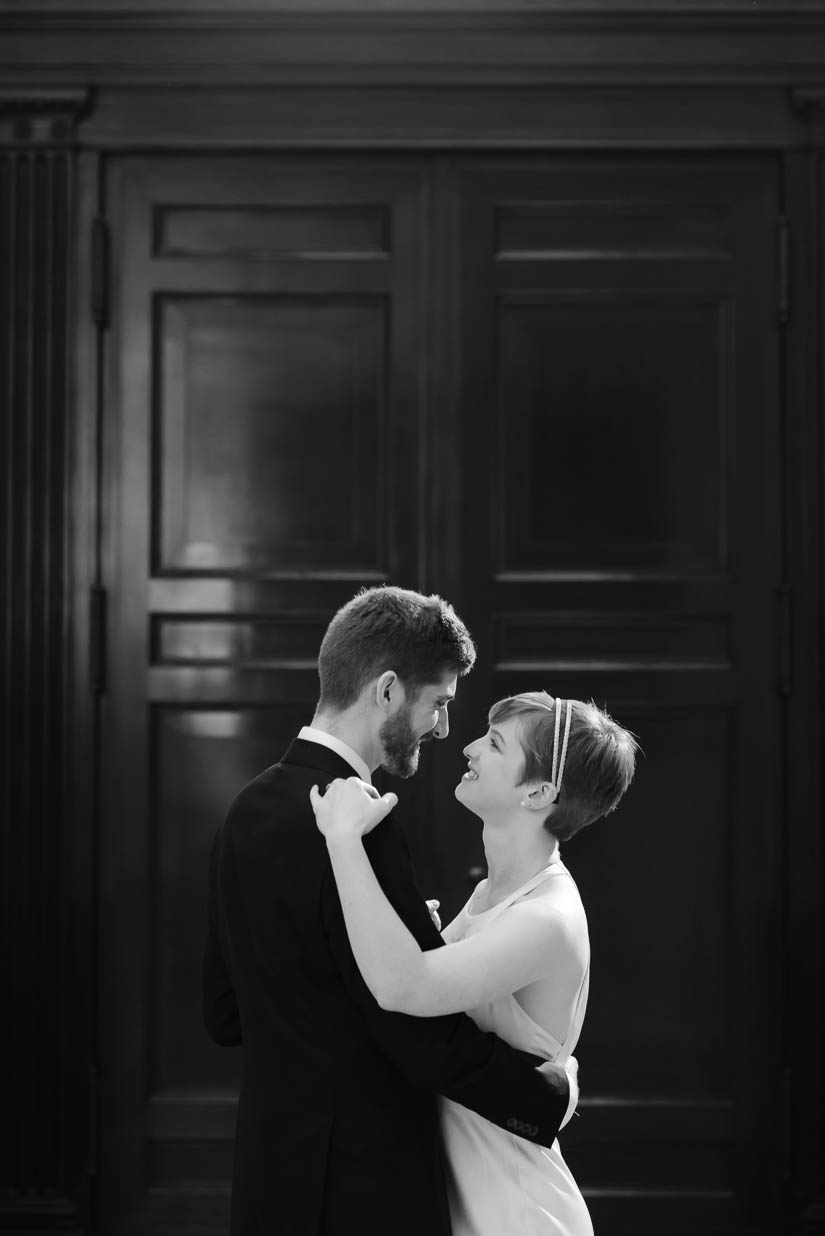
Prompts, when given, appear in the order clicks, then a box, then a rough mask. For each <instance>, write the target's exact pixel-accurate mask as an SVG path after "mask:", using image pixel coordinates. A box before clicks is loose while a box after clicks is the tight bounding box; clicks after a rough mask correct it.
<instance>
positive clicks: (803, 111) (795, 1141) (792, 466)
mask: <svg viewBox="0 0 825 1236" xmlns="http://www.w3.org/2000/svg"><path fill="white" fill-rule="evenodd" d="M794 101H795V104H796V106H797V109H798V111H799V114H800V116H801V117H802V118H803V119H804V122H805V126H806V139H807V140H806V143H805V147H804V148H801V149H799V150H798V151H795V152H793V153H790V154H789V155H788V156H787V157H786V160H785V214H786V217H787V221H788V315H787V323H786V327H785V336H786V366H785V399H786V412H785V447H784V457H785V478H786V479H785V493H786V498H785V501H786V509H787V537H786V547H785V555H786V557H785V576H786V583H787V612H786V615H785V621H786V623H787V627H788V642H789V647H788V653H787V667H786V671H787V687H788V690H787V693H786V695H785V698H784V702H785V709H786V715H787V728H786V750H785V756H786V781H785V784H786V801H785V813H784V814H785V821H786V832H785V842H786V851H785V881H786V890H787V891H786V897H787V902H786V916H787V923H786V947H787V962H786V968H785V975H786V986H785V991H786V1040H785V1042H786V1047H785V1055H786V1061H787V1072H786V1102H787V1117H786V1126H787V1134H788V1135H787V1168H786V1171H787V1194H788V1207H789V1210H790V1211H791V1213H793V1214H795V1216H796V1217H797V1218H796V1221H797V1223H798V1225H799V1230H800V1231H801V1232H804V1233H805V1236H816V1234H817V1233H819V1234H821V1233H824V1232H825V1124H824V1123H823V1115H822V1113H823V1111H825V1070H824V1069H823V1057H822V1051H821V1044H822V1042H823V1040H825V948H824V947H823V939H825V930H823V927H824V925H823V903H824V902H825V852H824V851H823V841H822V801H823V800H822V771H821V769H822V760H821V753H822V741H823V732H822V712H821V704H820V701H821V698H822V667H823V637H822V631H823V626H822V612H823V610H822V599H823V566H822V564H823V522H822V481H823V476H825V455H823V435H822V417H823V404H822V392H823V390H825V371H823V359H822V358H823V335H822V323H823V320H824V319H823V305H824V304H825V301H823V291H824V290H825V266H823V254H825V91H823V90H802V91H799V92H798V93H797V94H796V95H795V100H794Z"/></svg>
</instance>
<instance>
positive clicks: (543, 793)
mask: <svg viewBox="0 0 825 1236" xmlns="http://www.w3.org/2000/svg"><path fill="white" fill-rule="evenodd" d="M557 797H558V794H557V791H556V787H555V786H554V785H553V782H552V781H542V783H541V784H540V785H534V786H533V788H532V790H528V792H527V794H525V796H524V798H522V800H521V806H522V807H526V808H527V810H528V811H544V812H546V811H547V810H548V808H550V807H552V806H553V804H554V803H555V801H556V799H557Z"/></svg>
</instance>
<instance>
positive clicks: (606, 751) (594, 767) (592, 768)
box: [489, 691, 638, 842]
mask: <svg viewBox="0 0 825 1236" xmlns="http://www.w3.org/2000/svg"><path fill="white" fill-rule="evenodd" d="M558 704H561V705H562V710H561V732H562V734H563V732H564V725H565V722H566V713H567V705H566V701H564V700H555V699H554V698H553V697H552V695H548V694H547V692H546V691H524V692H523V693H522V694H520V695H511V696H508V697H507V699H503V700H499V701H498V703H496V704H493V707H492V708H491V709H490V714H489V720H490V724H491V725H495V724H496V722H498V721H504V720H506V719H507V718H508V717H518V718H519V724H518V727H517V733H518V737H519V741H520V743H521V748H522V750H523V752H524V766H523V768H522V771H521V775H520V777H519V779H518V781H517V785H530V784H535V783H536V782H538V781H552V765H553V740H554V736H555V729H556V708H557V706H558ZM570 708H571V721H570V738H569V741H568V745H567V760H566V762H565V765H564V776H563V778H562V785H561V793H560V794H559V797H558V800H557V802H556V806H555V810H554V811H553V812H551V813H550V815H549V816H548V817H547V819H546V820H545V822H544V826H545V828H546V829H547V831H548V832H550V833H552V834H553V836H554V837H556V838H557V839H558V840H559V841H560V842H562V841H569V839H570V838H571V837H572V836H574V835H575V834H576V833H577V832H579V830H580V829H582V828H585V827H586V826H587V825H588V824H592V823H593V821H594V820H598V819H600V818H601V817H602V816H603V815H608V814H609V813H610V812H611V811H613V810H615V808H616V807H617V806H618V803H619V800H620V798H621V797H622V795H623V794H624V792H625V790H626V789H627V787H628V786H629V785H630V783H631V781H632V780H633V774H634V772H635V770H636V750H637V747H638V743H637V742H636V739H635V737H634V735H633V734H631V733H630V731H629V730H625V729H622V727H621V726H620V725H617V723H616V722H615V721H614V720H613V718H612V717H610V716H608V714H607V713H606V712H603V711H602V710H601V709H600V708H597V707H596V705H595V704H594V703H593V702H592V701H591V702H590V703H589V704H585V703H583V702H582V700H571V701H570ZM559 742H560V743H561V737H560V738H559Z"/></svg>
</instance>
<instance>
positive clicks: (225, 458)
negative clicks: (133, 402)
mask: <svg viewBox="0 0 825 1236" xmlns="http://www.w3.org/2000/svg"><path fill="white" fill-rule="evenodd" d="M259 282H260V281H259ZM274 282H277V281H274ZM357 295H358V294H357V293H355V292H354V293H353V294H352V296H351V297H344V296H341V297H339V298H337V299H336V300H330V299H328V298H326V297H320V296H314V297H312V298H307V296H306V294H305V293H304V294H303V296H302V298H298V297H297V296H295V295H292V296H291V297H290V296H286V295H285V294H284V293H282V292H280V293H278V294H277V295H270V294H266V295H265V294H262V293H260V292H256V293H255V295H254V297H251V296H238V295H235V296H232V297H230V296H220V297H217V296H213V297H207V296H197V297H195V296H192V295H188V296H186V297H177V296H172V295H169V294H164V295H163V297H162V298H158V299H156V302H155V306H154V309H155V315H156V317H155V338H156V340H157V348H158V352H159V357H158V374H159V383H160V392H159V399H158V406H157V424H156V426H155V432H156V434H157V436H158V451H159V455H158V459H159V460H160V461H162V463H161V465H160V468H159V471H160V475H161V493H160V495H159V496H160V502H159V503H158V506H157V507H156V509H155V518H156V521H157V523H156V527H155V528H154V529H153V531H154V538H155V544H156V545H157V555H156V563H157V566H156V572H157V573H164V574H165V573H167V572H180V571H192V572H195V573H198V574H200V573H201V572H203V571H221V572H226V571H247V570H254V571H261V572H266V573H268V572H272V571H275V572H281V573H283V572H285V571H287V572H288V571H290V570H292V571H294V570H296V569H299V570H311V571H321V572H324V571H329V570H330V569H336V568H337V569H339V570H341V569H344V570H349V571H358V570H359V569H360V570H361V571H363V572H366V573H369V572H372V573H373V574H375V573H378V574H380V573H381V571H382V568H384V566H385V563H386V550H387V546H386V545H385V543H384V541H383V534H384V533H385V532H386V525H385V524H384V523H383V521H382V519H381V514H382V512H383V510H384V505H385V495H384V493H383V492H382V490H383V483H382V482H383V478H384V477H385V469H384V468H383V466H382V464H383V459H382V454H383V446H384V443H385V442H386V416H387V407H386V403H385V400H384V379H385V376H386V375H385V371H384V366H385V357H386V347H385V341H384V340H385V332H386V327H387V321H386V314H387V302H386V298H385V297H382V296H378V295H373V296H371V297H370V298H369V299H362V300H361V301H359V300H358V299H357Z"/></svg>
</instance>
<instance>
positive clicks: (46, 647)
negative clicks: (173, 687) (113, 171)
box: [0, 91, 90, 1229]
mask: <svg viewBox="0 0 825 1236" xmlns="http://www.w3.org/2000/svg"><path fill="white" fill-rule="evenodd" d="M86 102H87V100H86V97H85V94H84V93H83V92H71V91H69V92H48V91H44V92H36V91H22V92H20V93H19V94H17V95H12V94H0V288H2V296H1V297H0V384H1V389H2V396H1V398H2V401H3V417H2V432H3V447H2V452H1V453H2V460H3V471H2V481H1V482H0V485H2V491H1V492H2V533H3V535H2V548H1V549H0V556H2V578H3V604H2V610H1V611H0V622H2V647H3V674H2V681H3V710H2V717H3V734H2V743H0V758H1V759H2V761H3V764H2V768H0V786H2V795H3V808H2V811H0V837H2V859H0V871H2V880H3V895H2V898H1V899H0V908H1V910H2V925H1V926H0V936H2V938H3V941H4V952H5V954H6V957H7V960H8V963H9V968H8V972H7V974H8V984H9V985H8V987H7V988H6V990H5V1002H6V1009H7V1014H6V1016H5V1017H4V1018H3V1025H4V1030H5V1036H4V1039H5V1041H4V1045H3V1050H2V1057H3V1062H4V1063H3V1069H4V1080H3V1092H4V1094H5V1096H6V1099H5V1101H4V1109H5V1112H6V1117H7V1121H8V1133H9V1141H8V1142H7V1143H6V1145H7V1147H8V1148H7V1151H6V1152H5V1153H4V1154H3V1156H2V1160H3V1161H2V1166H0V1178H1V1179H2V1186H0V1193H1V1194H2V1196H0V1226H2V1227H17V1228H22V1227H29V1228H37V1227H41V1228H43V1229H51V1228H54V1227H56V1226H60V1227H62V1228H64V1229H66V1228H72V1227H73V1226H78V1225H79V1224H80V1223H81V1222H82V1208H83V1205H84V1201H85V1198H84V1172H85V1166H86V1163H85V1153H86V1145H85V1133H86V1129H85V1124H84V1127H83V1129H82V1130H81V1133H80V1136H79V1137H75V1138H74V1139H73V1140H69V1139H68V1138H67V1136H66V1130H67V1127H70V1126H71V1122H72V1116H73V1114H74V1111H75V1110H76V1108H77V1106H78V1105H79V1104H80V1103H82V1099H83V1096H84V1084H85V1076H83V1069H82V1065H80V1061H78V1060H77V1058H76V1057H75V1056H74V1051H75V1050H76V1048H77V1045H78V1039H79V1040H80V1042H81V1043H83V1042H84V1041H85V1039H86V1037H87V1036H88V1034H89V1032H90V1025H89V1023H88V1012H89V1009H88V992H87V991H86V990H85V989H84V986H83V977H84V974H85V956H84V954H85V950H86V948H87V946H88V941H87V940H79V939H78V938H77V935H76V934H74V933H73V932H72V931H71V930H69V931H68V932H67V930H66V929H67V925H69V927H71V923H72V915H71V905H72V901H73V891H72V888H71V882H70V876H69V874H68V872H69V871H70V870H71V868H70V864H69V861H68V860H70V858H71V856H72V853H73V849H74V847H75V845H76V844H77V843H78V840H80V841H81V843H82V833H83V821H79V820H77V819H76V818H75V816H74V815H73V813H72V811H71V807H70V803H71V798H70V787H71V767H70V761H69V759H68V755H69V752H70V742H69V735H70V730H69V726H68V724H67V722H66V708H67V702H68V691H69V683H70V674H69V671H70V659H69V655H68V652H69V650H68V643H69V635H70V626H69V619H70V609H69V603H68V602H69V598H68V586H69V546H70V537H69V526H70V512H71V490H70V443H71V435H72V430H71V423H72V406H71V398H70V373H71V363H70V354H71V311H70V305H71V303H72V263H73V229H72V218H73V201H74V164H75V145H74V143H75V131H76V124H77V121H78V118H79V117H80V115H81V114H82V113H83V111H84V109H85V107H86ZM78 834H79V836H78ZM78 949H79V950H81V952H80V955H78V952H77V950H78ZM81 1058H82V1057H81ZM78 1066H80V1067H78ZM78 1072H80V1074H81V1076H82V1077H83V1081H82V1083H81V1084H80V1085H78V1084H77V1082H78ZM81 1110H83V1109H82V1108H81Z"/></svg>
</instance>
